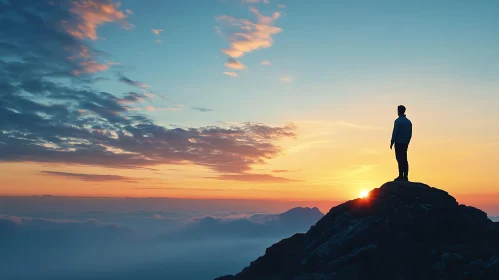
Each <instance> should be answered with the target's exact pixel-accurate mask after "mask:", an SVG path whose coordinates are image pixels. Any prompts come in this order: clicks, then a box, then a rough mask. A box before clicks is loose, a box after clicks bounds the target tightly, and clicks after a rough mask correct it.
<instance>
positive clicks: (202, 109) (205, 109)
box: [191, 107, 213, 113]
mask: <svg viewBox="0 0 499 280" xmlns="http://www.w3.org/2000/svg"><path fill="white" fill-rule="evenodd" d="M191 110H194V111H199V112H203V113H205V112H213V109H208V108H201V107H192V108H191Z"/></svg>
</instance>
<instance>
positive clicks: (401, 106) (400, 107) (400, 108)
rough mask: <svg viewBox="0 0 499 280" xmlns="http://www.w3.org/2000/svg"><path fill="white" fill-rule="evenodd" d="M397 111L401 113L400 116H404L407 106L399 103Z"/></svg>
mask: <svg viewBox="0 0 499 280" xmlns="http://www.w3.org/2000/svg"><path fill="white" fill-rule="evenodd" d="M397 111H398V113H399V116H402V115H403V114H405V106H404V105H399V106H398V107H397Z"/></svg>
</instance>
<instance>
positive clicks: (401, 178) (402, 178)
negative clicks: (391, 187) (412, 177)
mask: <svg viewBox="0 0 499 280" xmlns="http://www.w3.org/2000/svg"><path fill="white" fill-rule="evenodd" d="M393 181H404V177H402V176H398V177H397V178H395V179H394V180H393Z"/></svg>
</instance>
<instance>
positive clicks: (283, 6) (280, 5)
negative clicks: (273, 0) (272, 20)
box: [277, 4, 286, 9]
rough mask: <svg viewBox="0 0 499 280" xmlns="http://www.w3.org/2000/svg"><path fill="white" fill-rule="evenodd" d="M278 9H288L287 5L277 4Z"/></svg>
mask: <svg viewBox="0 0 499 280" xmlns="http://www.w3.org/2000/svg"><path fill="white" fill-rule="evenodd" d="M277 8H280V9H284V8H286V5H284V4H277Z"/></svg>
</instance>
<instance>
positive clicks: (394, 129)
mask: <svg viewBox="0 0 499 280" xmlns="http://www.w3.org/2000/svg"><path fill="white" fill-rule="evenodd" d="M397 133H398V125H397V120H395V123H394V124H393V132H392V140H391V141H390V149H391V148H392V147H393V144H394V143H395V139H397Z"/></svg>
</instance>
